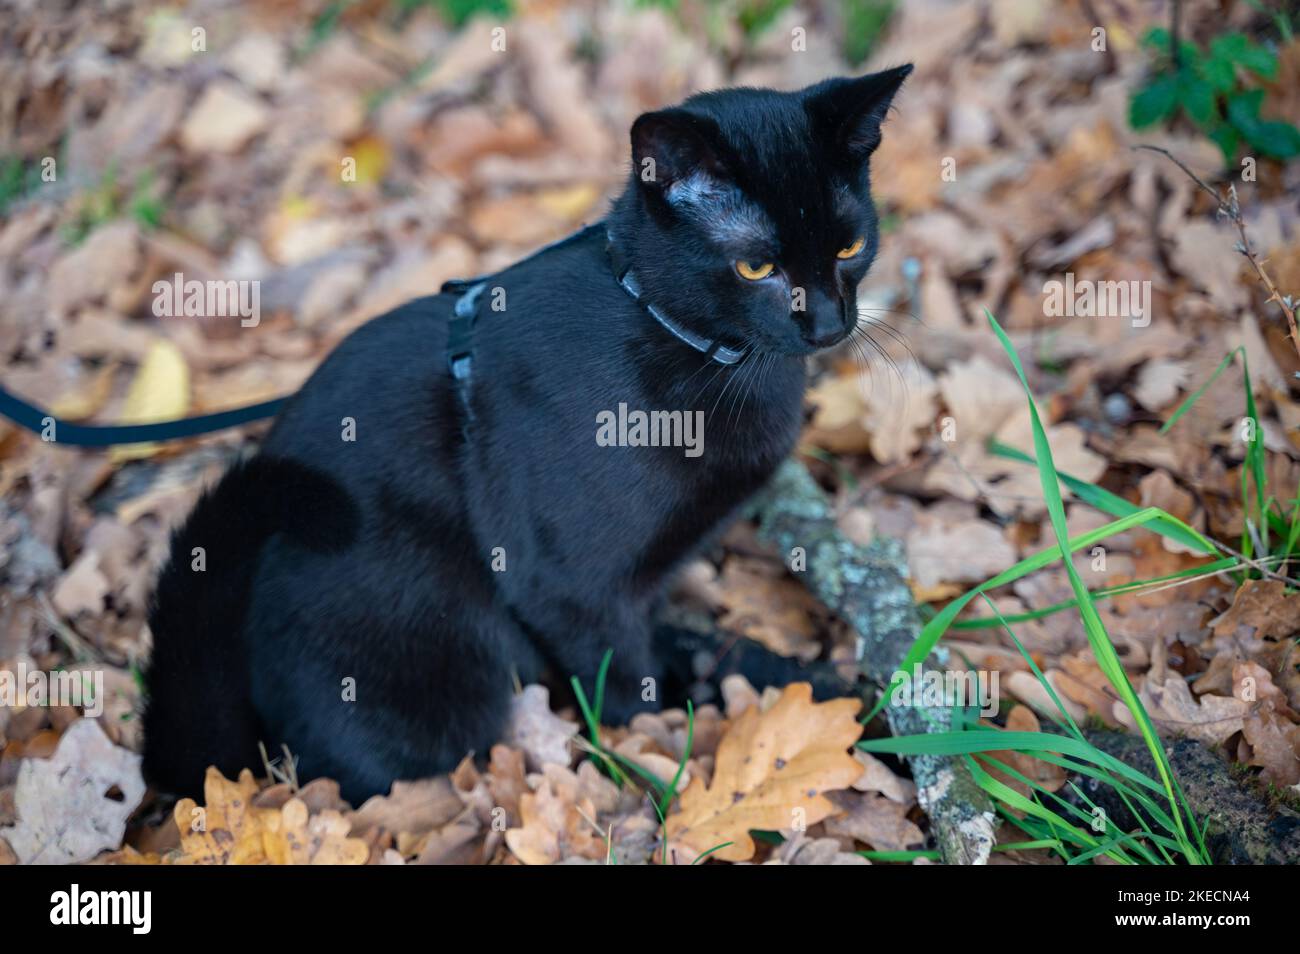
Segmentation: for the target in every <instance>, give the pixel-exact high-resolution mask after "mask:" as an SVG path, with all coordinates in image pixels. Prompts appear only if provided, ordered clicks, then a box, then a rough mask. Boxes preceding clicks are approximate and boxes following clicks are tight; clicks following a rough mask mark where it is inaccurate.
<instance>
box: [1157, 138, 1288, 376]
mask: <svg viewBox="0 0 1300 954" xmlns="http://www.w3.org/2000/svg"><path fill="white" fill-rule="evenodd" d="M1133 148H1134V149H1146V150H1149V151H1150V152H1158V153H1160V154H1161V155H1162V156H1164V157H1165V158H1167V159H1169V160H1170V161H1171V162H1173V164H1174V165H1176V166H1177V167H1178V168H1179V169H1182V170H1183V172H1184V173H1186V174H1187V176H1188V177H1189V178H1190V179H1191V180H1192V181H1193V182H1195V183H1196V184H1197V185H1198V186H1200V187H1201V188H1202V189H1203V190H1204V191H1205V192H1207V193H1209V194H1210V195H1212V196H1213V197H1214V201H1215V203H1216V205H1217V206H1218V213H1219V215H1221V216H1223V217H1224V218H1226V219H1229V220H1230V221H1231V222H1232V224H1233V225H1235V226H1236V227H1237V235H1238V236H1240V240H1239V241H1238V242H1237V251H1238V252H1240V253H1241V254H1242V255H1244V256H1246V261H1248V262H1250V264H1251V267H1252V268H1254V269H1255V274H1256V275H1258V276H1259V280H1260V281H1261V282H1263V283H1264V288H1265V289H1266V290H1267V291H1268V299H1267V301H1273V302H1277V305H1278V307H1279V308H1281V309H1282V314H1283V315H1285V316H1286V323H1287V326H1288V327H1289V328H1290V329H1291V335H1290V337H1291V343H1292V344H1293V345H1295V349H1296V354H1297V355H1298V356H1300V330H1297V327H1296V317H1295V307H1294V306H1293V305H1292V304H1291V302H1290V300H1289V299H1288V298H1287V297H1286V296H1283V295H1282V293H1281V292H1280V291H1278V289H1277V286H1276V285H1275V284H1273V279H1271V278H1270V277H1269V275H1268V272H1266V271H1264V263H1263V262H1261V261H1260V260H1259V257H1258V256H1257V255H1256V254H1255V247H1254V246H1253V245H1251V244H1250V238H1249V237H1248V236H1247V235H1246V223H1245V221H1244V220H1243V219H1242V217H1241V203H1240V202H1238V200H1237V185H1236V183H1230V184H1229V185H1228V197H1227V198H1226V199H1225V198H1224V197H1223V196H1222V195H1220V194H1219V192H1218V191H1217V190H1215V189H1213V188H1211V187H1210V186H1209V185H1207V184H1206V182H1205V180H1204V179H1202V178H1201V177H1200V176H1198V175H1197V174H1196V173H1194V172H1193V171H1192V170H1191V169H1189V168H1187V166H1186V164H1185V163H1184V162H1183V161H1182V160H1181V159H1179V158H1178V157H1177V156H1175V155H1174V154H1173V153H1172V152H1170V151H1169V150H1168V149H1165V148H1163V147H1161V146H1149V145H1146V144H1145V143H1143V144H1139V145H1137V146H1134V147H1133Z"/></svg>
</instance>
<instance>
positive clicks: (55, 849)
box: [0, 719, 145, 865]
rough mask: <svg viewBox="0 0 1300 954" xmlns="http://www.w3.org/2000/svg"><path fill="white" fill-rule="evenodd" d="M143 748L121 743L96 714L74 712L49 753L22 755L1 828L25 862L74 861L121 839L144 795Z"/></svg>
mask: <svg viewBox="0 0 1300 954" xmlns="http://www.w3.org/2000/svg"><path fill="white" fill-rule="evenodd" d="M144 790H145V786H144V780H143V779H142V778H141V777H140V756H138V755H136V754H135V753H134V752H128V751H127V750H126V749H123V748H118V747H117V746H115V745H113V744H112V743H111V742H109V741H108V737H107V736H106V735H104V732H103V730H102V729H100V727H99V723H98V722H97V721H96V720H94V719H79V720H78V721H76V722H74V723H73V724H72V725H71V726H69V728H68V730H67V731H66V732H64V733H63V737H62V738H61V739H59V745H58V748H57V749H55V751H54V754H53V755H52V756H51V757H50V758H48V759H32V758H29V759H24V760H23V763H22V766H21V767H20V768H19V770H18V783H17V787H16V790H15V792H14V805H15V807H16V809H17V813H18V818H17V821H16V823H15V824H14V826H13V827H12V828H6V829H3V830H0V838H4V840H6V841H8V842H9V845H10V847H11V848H12V849H13V852H14V854H15V855H16V856H17V857H18V860H19V861H20V862H21V863H22V864H48V865H72V864H81V863H83V862H86V861H89V860H90V859H92V858H94V857H95V856H96V855H97V854H99V853H100V852H101V851H105V850H108V849H115V848H117V847H118V846H119V845H121V844H122V836H123V834H124V833H125V832H126V820H127V819H128V818H129V817H130V816H131V813H132V812H133V811H135V809H136V806H137V805H139V804H140V800H141V799H142V798H143V797H144Z"/></svg>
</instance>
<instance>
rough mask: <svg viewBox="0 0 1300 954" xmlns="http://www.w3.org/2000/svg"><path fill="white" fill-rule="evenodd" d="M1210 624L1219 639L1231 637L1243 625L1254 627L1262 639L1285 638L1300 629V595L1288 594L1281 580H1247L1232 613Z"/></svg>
mask: <svg viewBox="0 0 1300 954" xmlns="http://www.w3.org/2000/svg"><path fill="white" fill-rule="evenodd" d="M1210 625H1211V626H1213V627H1214V633H1215V635H1216V636H1231V635H1233V634H1234V633H1235V632H1236V631H1237V627H1239V626H1252V627H1254V628H1255V635H1256V636H1257V637H1258V638H1260V639H1267V638H1268V637H1270V636H1275V637H1278V638H1285V637H1287V636H1290V635H1291V634H1292V633H1294V632H1296V631H1297V630H1298V629H1300V594H1297V593H1287V590H1286V584H1285V583H1283V582H1282V581H1281V580H1247V581H1246V582H1245V583H1243V584H1242V586H1241V589H1239V590H1237V594H1236V596H1234V597H1233V600H1232V606H1231V607H1230V608H1229V609H1228V611H1227V612H1226V613H1224V614H1223V615H1222V616H1220V617H1219V618H1218V619H1216V620H1214V622H1213V623H1211V624H1210Z"/></svg>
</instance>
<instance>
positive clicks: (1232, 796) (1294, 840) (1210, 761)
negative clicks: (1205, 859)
mask: <svg viewBox="0 0 1300 954" xmlns="http://www.w3.org/2000/svg"><path fill="white" fill-rule="evenodd" d="M1086 735H1087V737H1088V741H1089V742H1091V743H1092V744H1093V745H1095V746H1096V747H1097V748H1099V749H1101V750H1102V751H1103V752H1107V753H1109V754H1110V755H1113V756H1115V757H1116V758H1117V759H1119V760H1120V761H1121V762H1124V763H1126V764H1127V765H1131V766H1133V768H1135V769H1137V770H1138V771H1139V772H1145V773H1146V774H1148V775H1153V774H1154V773H1155V763H1154V762H1153V761H1152V759H1151V752H1150V750H1149V749H1148V748H1147V745H1146V742H1145V741H1144V740H1143V739H1142V738H1141V737H1140V736H1136V735H1129V734H1127V733H1124V732H1112V731H1107V730H1099V731H1089V732H1087V733H1086ZM1165 750H1166V752H1168V754H1169V764H1170V766H1171V767H1172V768H1173V770H1174V775H1175V776H1176V777H1177V779H1178V784H1179V785H1180V786H1181V787H1182V789H1183V794H1184V795H1185V796H1186V797H1187V804H1188V807H1190V808H1191V810H1192V814H1193V815H1194V816H1195V817H1196V819H1197V820H1198V822H1202V823H1206V824H1207V825H1208V830H1207V832H1206V836H1205V844H1206V848H1208V849H1209V852H1210V858H1211V859H1212V860H1213V861H1214V863H1215V864H1220V865H1294V864H1300V814H1297V813H1296V812H1295V811H1293V810H1291V809H1289V808H1286V807H1285V806H1278V807H1276V808H1272V807H1270V806H1269V805H1267V804H1265V802H1264V801H1263V799H1261V798H1260V796H1259V795H1258V794H1256V793H1255V792H1253V791H1251V789H1250V787H1249V785H1248V784H1247V783H1245V782H1244V781H1242V780H1239V779H1237V778H1234V777H1233V775H1232V770H1231V767H1230V766H1229V764H1228V762H1227V760H1225V759H1224V758H1222V757H1221V756H1219V755H1217V754H1216V753H1215V752H1213V751H1211V750H1210V749H1208V748H1207V747H1206V746H1205V745H1204V744H1202V743H1200V742H1197V741H1196V740H1194V739H1186V738H1182V739H1170V740H1166V742H1165ZM1076 783H1077V784H1079V786H1080V787H1081V788H1082V789H1083V790H1084V791H1085V792H1087V794H1088V797H1089V798H1091V799H1092V800H1093V801H1094V802H1095V803H1096V804H1098V805H1100V806H1101V807H1103V808H1104V809H1105V810H1106V813H1107V815H1108V816H1109V817H1110V819H1111V820H1112V821H1113V822H1114V823H1115V824H1116V825H1117V826H1118V827H1119V828H1120V829H1121V830H1126V829H1127V828H1131V827H1133V826H1134V825H1135V824H1136V822H1135V821H1134V820H1133V819H1132V816H1130V815H1129V813H1128V808H1127V807H1126V806H1125V805H1124V804H1123V802H1122V801H1121V800H1120V799H1119V797H1118V795H1117V793H1116V792H1115V790H1114V789H1111V788H1109V787H1108V786H1105V785H1097V784H1095V782H1093V781H1092V780H1090V779H1086V778H1082V777H1080V778H1077V779H1076Z"/></svg>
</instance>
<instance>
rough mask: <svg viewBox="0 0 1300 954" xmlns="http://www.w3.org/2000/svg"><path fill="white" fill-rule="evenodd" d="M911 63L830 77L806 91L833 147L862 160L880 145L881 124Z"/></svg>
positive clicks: (813, 111) (909, 71)
mask: <svg viewBox="0 0 1300 954" xmlns="http://www.w3.org/2000/svg"><path fill="white" fill-rule="evenodd" d="M911 72H912V65H911V64H910V63H909V64H907V65H906V66H898V67H895V68H894V69H892V70H885V71H883V72H880V73H868V74H867V75H866V76H859V77H856V78H853V79H843V78H838V79H831V80H826V81H825V82H822V83H818V84H817V85H816V86H812V87H809V88H808V90H807V91H806V92H805V94H804V95H805V97H806V98H805V102H806V103H807V107H808V112H809V113H810V114H811V115H812V116H813V118H814V120H815V121H816V122H817V124H818V126H819V128H820V129H821V131H822V135H824V136H827V137H829V139H830V140H831V142H832V148H835V149H837V150H841V151H842V153H843V154H844V155H845V156H846V157H848V158H849V159H851V160H856V161H862V160H865V159H866V158H867V157H868V156H870V155H871V154H872V153H873V152H875V151H876V147H877V146H879V145H880V124H881V123H883V122H884V121H885V114H886V113H887V112H888V111H889V104H890V103H892V102H893V101H894V94H896V93H897V92H898V89H899V87H900V86H902V85H903V80H905V79H907V76H908V74H909V73H911Z"/></svg>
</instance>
